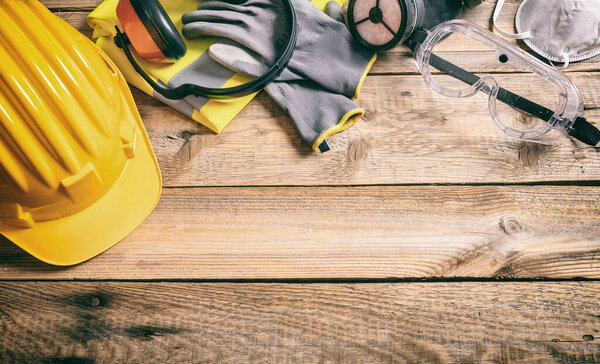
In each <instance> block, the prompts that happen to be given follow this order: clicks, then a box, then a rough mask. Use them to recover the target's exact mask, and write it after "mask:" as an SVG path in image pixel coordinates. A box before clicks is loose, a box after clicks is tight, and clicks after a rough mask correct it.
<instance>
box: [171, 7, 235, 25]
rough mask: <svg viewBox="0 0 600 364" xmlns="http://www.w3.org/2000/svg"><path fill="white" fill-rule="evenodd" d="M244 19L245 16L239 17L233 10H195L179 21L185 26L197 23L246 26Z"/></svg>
mask: <svg viewBox="0 0 600 364" xmlns="http://www.w3.org/2000/svg"><path fill="white" fill-rule="evenodd" d="M244 18H245V16H241V15H240V13H239V12H237V11H235V10H196V11H192V12H189V13H186V14H184V15H183V16H182V17H181V21H182V22H183V24H185V25H188V24H193V23H197V22H211V23H224V24H238V25H239V24H243V25H246V22H245V19H244Z"/></svg>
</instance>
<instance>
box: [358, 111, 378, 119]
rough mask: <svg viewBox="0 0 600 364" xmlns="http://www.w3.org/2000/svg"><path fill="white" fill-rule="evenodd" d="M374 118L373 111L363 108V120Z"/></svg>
mask: <svg viewBox="0 0 600 364" xmlns="http://www.w3.org/2000/svg"><path fill="white" fill-rule="evenodd" d="M374 118H375V112H374V111H371V110H365V114H364V115H363V116H362V118H361V119H362V120H363V121H369V120H372V119H374Z"/></svg>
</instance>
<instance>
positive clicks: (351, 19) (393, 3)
mask: <svg viewBox="0 0 600 364" xmlns="http://www.w3.org/2000/svg"><path fill="white" fill-rule="evenodd" d="M482 1H483V0H350V2H349V3H348V14H347V17H346V18H347V21H348V28H349V29H350V32H351V33H352V35H353V36H354V38H356V39H357V40H358V41H359V42H360V43H362V44H363V45H364V46H366V47H368V48H371V49H373V50H374V51H376V52H380V51H386V50H388V49H391V48H393V47H395V46H397V45H398V44H400V43H404V42H405V41H407V40H408V39H409V38H410V36H411V35H412V34H413V32H414V31H415V30H417V29H431V28H433V27H434V26H436V25H438V24H440V23H443V22H445V21H447V20H451V19H458V18H459V17H460V14H461V11H462V9H463V7H468V8H472V7H475V6H477V5H479V4H481V2H482Z"/></svg>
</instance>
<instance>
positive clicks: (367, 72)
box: [353, 53, 377, 99]
mask: <svg viewBox="0 0 600 364" xmlns="http://www.w3.org/2000/svg"><path fill="white" fill-rule="evenodd" d="M376 60H377V53H375V54H373V57H372V58H371V60H370V61H369V63H367V66H366V67H365V69H364V71H363V74H362V76H360V79H359V80H358V84H357V85H356V88H355V89H354V97H353V98H354V99H358V97H359V96H360V90H361V88H362V85H363V83H364V82H365V79H366V78H367V75H368V74H369V72H370V71H371V67H373V63H375V61H376Z"/></svg>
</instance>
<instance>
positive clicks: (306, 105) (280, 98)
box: [266, 80, 364, 150]
mask: <svg viewBox="0 0 600 364" xmlns="http://www.w3.org/2000/svg"><path fill="white" fill-rule="evenodd" d="M266 90H267V93H269V95H270V96H271V97H272V98H273V100H274V101H275V102H276V103H277V104H279V105H280V106H281V107H282V108H283V109H284V110H285V111H286V112H287V113H288V114H289V115H290V116H291V118H292V120H293V122H294V125H295V126H296V128H297V129H298V131H299V132H300V135H301V136H302V139H303V140H304V141H305V142H306V143H308V144H309V145H310V146H311V147H312V148H313V150H316V149H317V148H318V147H319V145H320V144H321V143H322V142H323V141H324V140H325V139H326V138H328V137H329V136H331V135H333V134H335V133H338V132H340V131H343V130H345V129H347V128H349V127H350V126H352V125H353V124H354V123H356V122H357V121H358V120H360V118H361V117H362V115H364V110H363V109H361V108H360V107H358V106H357V105H356V104H355V103H354V102H352V100H350V99H348V98H347V97H344V96H343V95H338V94H334V93H331V92H329V91H326V90H324V89H323V88H321V87H320V86H319V85H318V84H316V83H314V82H312V81H309V80H302V81H297V82H277V81H276V82H273V83H271V84H270V85H269V86H267V88H266Z"/></svg>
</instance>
